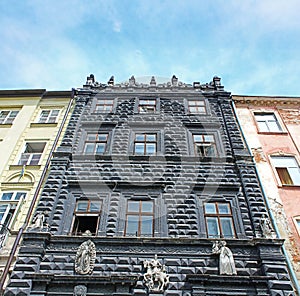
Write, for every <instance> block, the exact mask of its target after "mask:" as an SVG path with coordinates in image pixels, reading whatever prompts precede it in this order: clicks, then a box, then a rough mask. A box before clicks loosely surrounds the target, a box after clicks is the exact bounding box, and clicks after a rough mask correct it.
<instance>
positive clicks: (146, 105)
mask: <svg viewBox="0 0 300 296" xmlns="http://www.w3.org/2000/svg"><path fill="white" fill-rule="evenodd" d="M155 111H156V99H140V100H139V113H154V112H155Z"/></svg>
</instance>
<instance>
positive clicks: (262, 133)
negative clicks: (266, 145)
mask: <svg viewBox="0 0 300 296" xmlns="http://www.w3.org/2000/svg"><path fill="white" fill-rule="evenodd" d="M257 133H258V134H260V135H287V134H288V132H284V131H283V132H260V131H258V132H257Z"/></svg>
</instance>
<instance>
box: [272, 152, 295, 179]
mask: <svg viewBox="0 0 300 296" xmlns="http://www.w3.org/2000/svg"><path fill="white" fill-rule="evenodd" d="M271 161H272V163H273V165H274V167H275V169H276V172H277V174H278V177H279V179H280V182H281V183H282V185H300V168H299V165H298V163H297V161H296V159H295V157H293V156H271Z"/></svg>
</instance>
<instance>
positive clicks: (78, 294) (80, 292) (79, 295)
mask: <svg viewBox="0 0 300 296" xmlns="http://www.w3.org/2000/svg"><path fill="white" fill-rule="evenodd" d="M86 293H87V287H86V286H84V285H78V286H75V287H74V293H73V295H74V296H86Z"/></svg>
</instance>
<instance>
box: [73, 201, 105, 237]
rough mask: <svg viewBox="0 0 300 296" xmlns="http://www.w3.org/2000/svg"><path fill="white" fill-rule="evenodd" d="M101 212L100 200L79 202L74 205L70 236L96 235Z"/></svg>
mask: <svg viewBox="0 0 300 296" xmlns="http://www.w3.org/2000/svg"><path fill="white" fill-rule="evenodd" d="M100 211H101V201H100V200H79V201H77V203H76V208H75V213H74V222H73V228H72V234H74V235H81V234H84V233H91V234H93V235H96V233H97V231H98V226H99V219H100Z"/></svg>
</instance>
